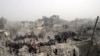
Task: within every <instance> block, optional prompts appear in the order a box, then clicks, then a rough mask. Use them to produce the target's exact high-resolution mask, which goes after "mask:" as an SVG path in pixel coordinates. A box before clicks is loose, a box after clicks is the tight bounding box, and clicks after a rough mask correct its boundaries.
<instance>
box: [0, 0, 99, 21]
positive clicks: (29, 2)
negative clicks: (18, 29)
mask: <svg viewBox="0 0 100 56" xmlns="http://www.w3.org/2000/svg"><path fill="white" fill-rule="evenodd" d="M54 14H55V15H59V16H60V17H61V18H63V19H66V20H73V19H75V18H95V17H96V16H98V15H99V16H100V0H0V17H4V18H7V19H8V20H32V21H34V20H36V19H38V18H42V16H48V17H49V16H51V15H54Z"/></svg>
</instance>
